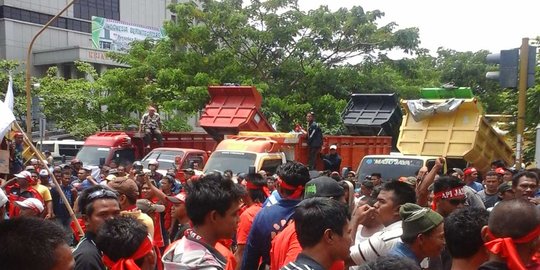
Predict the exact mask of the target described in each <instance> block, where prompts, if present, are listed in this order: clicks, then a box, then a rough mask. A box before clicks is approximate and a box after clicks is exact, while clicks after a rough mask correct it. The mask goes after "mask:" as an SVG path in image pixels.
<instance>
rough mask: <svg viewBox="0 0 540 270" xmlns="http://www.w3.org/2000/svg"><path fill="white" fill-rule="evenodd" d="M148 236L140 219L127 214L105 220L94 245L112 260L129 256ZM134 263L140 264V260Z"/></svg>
mask: <svg viewBox="0 0 540 270" xmlns="http://www.w3.org/2000/svg"><path fill="white" fill-rule="evenodd" d="M147 237H148V231H147V230H146V226H144V224H143V223H141V222H140V221H138V220H136V219H134V218H133V217H128V216H119V217H117V218H113V219H109V220H107V221H106V222H105V223H104V224H103V226H101V227H100V228H99V230H98V232H97V236H96V246H97V247H98V249H99V250H101V251H102V252H103V254H105V255H107V257H109V258H110V259H111V260H112V261H118V260H119V259H121V258H129V257H130V256H131V255H133V254H134V253H135V252H136V251H137V249H139V247H140V246H141V244H142V243H143V241H144V240H145V239H146V238H147ZM135 263H137V265H139V266H141V264H142V260H141V259H139V260H136V261H135Z"/></svg>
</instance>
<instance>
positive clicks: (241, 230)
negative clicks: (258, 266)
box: [234, 173, 270, 270]
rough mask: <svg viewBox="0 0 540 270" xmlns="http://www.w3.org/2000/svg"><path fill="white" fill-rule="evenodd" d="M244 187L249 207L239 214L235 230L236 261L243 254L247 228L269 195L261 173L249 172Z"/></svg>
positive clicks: (249, 227)
mask: <svg viewBox="0 0 540 270" xmlns="http://www.w3.org/2000/svg"><path fill="white" fill-rule="evenodd" d="M245 180H246V189H247V192H248V194H247V195H248V196H246V197H245V203H246V204H247V205H249V207H248V208H247V209H246V210H245V211H244V212H243V213H242V214H241V215H240V222H239V223H238V230H237V231H236V243H237V245H238V248H237V249H236V252H235V253H234V255H235V257H236V260H237V261H238V262H240V261H242V256H243V254H244V248H245V246H246V243H247V239H248V235H249V230H250V229H251V225H252V224H253V220H254V219H255V216H256V215H257V213H259V210H261V206H262V203H263V202H264V201H265V200H266V198H268V196H269V195H270V191H269V190H268V187H267V186H266V181H265V179H264V177H263V176H262V175H261V174H258V173H251V174H248V175H247V176H246V178H245ZM238 269H240V265H238V266H237V270H238Z"/></svg>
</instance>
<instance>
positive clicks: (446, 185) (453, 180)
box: [433, 176, 465, 193]
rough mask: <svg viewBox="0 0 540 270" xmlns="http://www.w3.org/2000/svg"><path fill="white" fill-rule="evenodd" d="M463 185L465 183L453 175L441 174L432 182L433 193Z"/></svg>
mask: <svg viewBox="0 0 540 270" xmlns="http://www.w3.org/2000/svg"><path fill="white" fill-rule="evenodd" d="M464 185H465V183H463V182H462V181H461V180H460V179H459V178H457V177H455V176H442V177H439V179H437V180H435V182H434V183H433V193H437V192H441V191H445V190H448V189H453V188H457V187H462V186H464Z"/></svg>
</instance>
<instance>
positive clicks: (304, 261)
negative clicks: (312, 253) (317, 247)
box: [281, 253, 324, 270]
mask: <svg viewBox="0 0 540 270" xmlns="http://www.w3.org/2000/svg"><path fill="white" fill-rule="evenodd" d="M281 270H324V268H323V267H322V266H321V265H320V264H319V263H318V262H316V261H315V260H314V259H312V258H311V257H309V256H306V255H304V254H302V253H300V254H298V257H296V261H294V262H290V263H288V264H287V265H285V266H283V267H282V268H281Z"/></svg>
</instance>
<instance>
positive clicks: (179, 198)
mask: <svg viewBox="0 0 540 270" xmlns="http://www.w3.org/2000/svg"><path fill="white" fill-rule="evenodd" d="M167 201H169V202H171V203H174V204H181V203H186V194H185V193H183V192H182V193H178V194H176V195H175V196H167Z"/></svg>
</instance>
